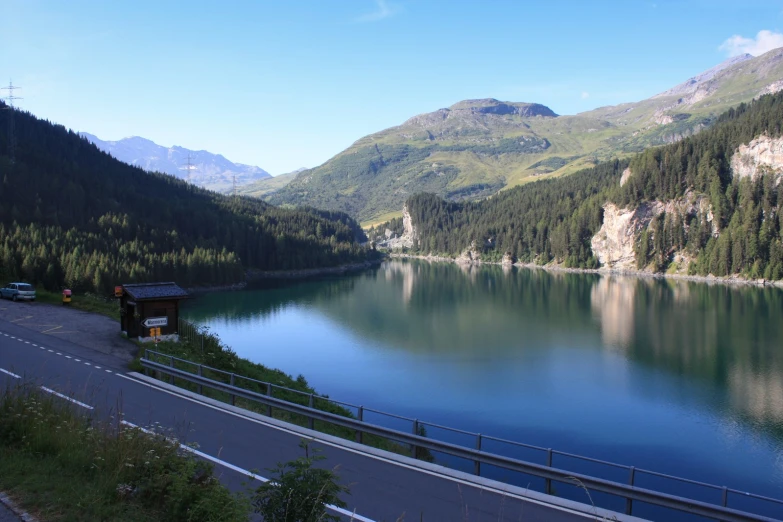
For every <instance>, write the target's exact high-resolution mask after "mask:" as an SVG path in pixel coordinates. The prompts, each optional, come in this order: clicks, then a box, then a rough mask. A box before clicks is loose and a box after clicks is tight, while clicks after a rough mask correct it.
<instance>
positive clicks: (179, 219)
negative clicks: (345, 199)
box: [0, 106, 368, 291]
mask: <svg viewBox="0 0 783 522" xmlns="http://www.w3.org/2000/svg"><path fill="white" fill-rule="evenodd" d="M2 108H5V106H2ZM11 116H13V118H14V124H15V125H14V126H15V135H16V142H17V146H16V161H15V162H12V161H11V160H10V158H9V148H8V145H9V139H8V138H9V136H8V129H9V124H8V123H9V122H8V119H9V118H10V117H11ZM363 239H365V237H364V233H363V232H362V231H361V229H360V228H359V226H358V224H357V223H356V222H355V221H354V220H353V219H351V218H350V217H348V216H347V215H346V214H342V213H338V212H329V211H321V210H314V209H296V210H289V209H280V208H276V207H274V206H272V205H270V204H268V203H265V202H263V201H260V200H258V199H254V198H246V197H229V196H223V195H220V194H216V193H214V192H209V191H205V190H203V189H199V188H197V187H195V186H193V185H188V184H186V183H185V182H183V181H181V180H179V179H176V178H174V177H171V176H168V175H163V174H150V173H147V172H145V171H143V170H141V169H139V168H136V167H132V166H129V165H127V164H125V163H122V162H120V161H118V160H116V159H114V158H113V157H111V156H110V155H108V154H106V153H104V152H101V151H100V150H99V149H98V148H97V147H96V146H95V145H93V144H91V143H89V142H88V141H87V140H86V139H84V138H81V137H80V136H79V135H77V134H76V133H74V132H73V131H69V130H66V129H65V128H64V127H62V126H59V125H53V124H51V123H49V122H47V121H44V120H39V119H37V118H35V117H34V116H32V115H30V114H27V113H22V112H19V111H10V110H1V111H0V277H6V278H14V279H25V280H29V281H32V282H38V283H42V284H44V285H45V286H46V287H47V288H51V289H57V288H59V287H60V286H61V285H68V286H69V287H71V288H75V289H92V290H99V291H105V290H107V289H109V288H111V287H112V286H113V285H114V284H117V283H120V282H129V281H148V280H176V281H178V282H181V283H182V284H185V285H209V284H225V283H234V282H237V281H240V280H242V279H243V278H244V273H245V269H247V268H255V269H260V270H281V269H285V270H289V269H304V268H315V267H320V266H333V265H338V264H341V263H345V262H353V261H359V260H364V259H366V258H367V255H368V252H367V250H366V249H364V248H363V247H361V246H360V245H359V243H358V240H363Z"/></svg>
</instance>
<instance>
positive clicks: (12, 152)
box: [0, 80, 23, 165]
mask: <svg viewBox="0 0 783 522" xmlns="http://www.w3.org/2000/svg"><path fill="white" fill-rule="evenodd" d="M17 89H20V87H16V86H14V82H12V81H11V80H8V87H1V88H0V90H2V91H8V95H7V96H4V97H2V98H0V99H2V100H3V101H4V102H5V103H6V106H5V107H3V109H5V110H8V111H9V113H8V155H9V156H10V157H11V164H12V165H13V164H14V163H15V162H16V129H15V127H14V111H15V110H16V109H15V108H14V101H16V100H21V99H23V98H20V97H19V96H14V91H15V90H17Z"/></svg>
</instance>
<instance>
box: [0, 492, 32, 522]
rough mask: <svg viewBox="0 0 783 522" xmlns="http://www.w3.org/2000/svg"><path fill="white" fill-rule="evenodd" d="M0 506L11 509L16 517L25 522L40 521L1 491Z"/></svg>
mask: <svg viewBox="0 0 783 522" xmlns="http://www.w3.org/2000/svg"><path fill="white" fill-rule="evenodd" d="M0 504H2V505H3V506H5V507H7V508H8V509H10V510H11V511H12V512H13V513H14V515H16V516H18V517H19V519H20V520H22V521H23V522H38V519H37V518H35V517H34V516H32V515H31V514H30V513H28V512H27V511H25V510H24V509H22V508H20V507H19V506H18V505H17V504H16V502H14V501H13V500H11V497H9V496H8V495H6V494H5V493H3V492H2V491H0Z"/></svg>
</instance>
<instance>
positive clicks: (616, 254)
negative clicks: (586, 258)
mask: <svg viewBox="0 0 783 522" xmlns="http://www.w3.org/2000/svg"><path fill="white" fill-rule="evenodd" d="M624 174H625V173H624ZM628 175H629V176H630V175H631V174H630V173H629V174H628ZM603 208H604V221H603V225H602V226H601V229H600V230H599V231H598V233H597V234H596V235H595V236H593V238H592V240H591V242H590V245H591V247H592V249H593V255H595V257H597V258H598V260H599V261H600V262H601V266H602V267H603V268H608V269H612V270H636V244H637V241H638V240H639V236H640V235H641V234H642V232H643V231H644V230H649V231H650V232H651V233H653V234H654V233H655V231H654V230H652V229H651V226H650V224H651V223H652V221H653V219H655V218H656V217H657V216H659V215H660V214H662V213H664V212H665V213H666V214H668V215H679V216H680V217H682V218H683V222H685V223H687V221H688V219H687V218H688V217H690V216H703V217H704V218H705V219H706V221H707V222H708V223H712V225H713V226H712V234H713V235H715V236H717V235H718V233H719V230H718V229H717V227H716V226H715V223H714V221H713V214H712V206H711V205H710V202H709V199H708V198H707V197H705V196H703V195H700V194H695V193H693V192H688V193H686V194H685V196H684V197H682V198H678V199H674V200H671V201H666V202H663V201H650V202H644V203H641V204H639V206H637V207H636V208H620V207H618V206H617V205H615V204H614V203H607V204H606V205H604V207H603ZM686 231H687V230H686Z"/></svg>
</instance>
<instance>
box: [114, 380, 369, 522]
mask: <svg viewBox="0 0 783 522" xmlns="http://www.w3.org/2000/svg"><path fill="white" fill-rule="evenodd" d="M118 375H119V374H118ZM120 423H121V424H124V425H125V426H130V427H131V428H136V429H138V430H141V431H143V432H144V433H147V434H149V435H155V432H154V431H151V430H148V429H146V428H142V427H141V426H136V425H135V424H133V423H132V422H128V421H126V420H122V421H120ZM174 442H177V443H178V444H179V441H177V440H175V441H174ZM179 447H180V448H182V449H183V450H185V451H188V452H190V453H193V454H194V455H198V456H199V457H201V458H202V459H206V460H208V461H210V462H214V463H215V464H218V465H220V466H223V467H225V468H228V469H230V470H233V471H236V472H237V473H241V474H243V475H245V476H246V477H251V478H253V479H255V480H258V481H261V482H269V479H268V478H266V477H262V476H261V475H256V474H255V473H251V472H250V471H248V470H246V469H242V468H240V467H239V466H234V465H233V464H231V463H228V462H226V461H225V460H220V459H218V458H216V457H213V456H212V455H208V454H207V453H204V452H203V451H199V450H197V449H195V448H191V447H190V446H187V445H184V444H180V445H179ZM326 507H327V509H329V510H331V511H334V512H336V513H340V514H341V515H345V516H347V517H351V520H358V521H360V522H375V521H374V520H372V519H371V518H367V517H363V516H361V515H357V514H356V513H352V512H351V511H348V510H347V509H343V508H341V507H337V506H333V505H331V504H327V505H326Z"/></svg>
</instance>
